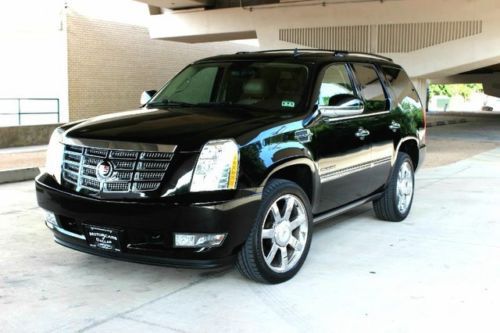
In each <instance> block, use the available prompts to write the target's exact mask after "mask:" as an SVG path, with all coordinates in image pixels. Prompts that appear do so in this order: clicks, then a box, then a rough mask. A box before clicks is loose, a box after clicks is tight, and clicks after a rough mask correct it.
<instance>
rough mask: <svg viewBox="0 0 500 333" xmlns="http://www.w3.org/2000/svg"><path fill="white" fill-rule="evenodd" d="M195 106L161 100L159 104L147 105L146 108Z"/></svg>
mask: <svg viewBox="0 0 500 333" xmlns="http://www.w3.org/2000/svg"><path fill="white" fill-rule="evenodd" d="M194 105H195V104H192V103H186V102H176V101H168V100H163V101H159V102H152V103H148V104H147V106H148V107H149V106H151V107H187V106H194Z"/></svg>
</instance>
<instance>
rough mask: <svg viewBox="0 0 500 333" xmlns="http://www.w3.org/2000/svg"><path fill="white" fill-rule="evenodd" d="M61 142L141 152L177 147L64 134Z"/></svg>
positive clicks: (167, 149)
mask: <svg viewBox="0 0 500 333" xmlns="http://www.w3.org/2000/svg"><path fill="white" fill-rule="evenodd" d="M62 143H63V144H65V145H70V146H82V147H84V148H97V149H99V148H104V149H112V150H132V151H141V152H144V151H146V152H162V153H173V152H175V150H176V149H177V146H176V145H163V144H156V143H140V142H126V141H107V140H95V139H78V138H69V137H67V136H66V135H65V136H64V137H63V138H62Z"/></svg>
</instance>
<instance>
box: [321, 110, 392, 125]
mask: <svg viewBox="0 0 500 333" xmlns="http://www.w3.org/2000/svg"><path fill="white" fill-rule="evenodd" d="M390 112H391V111H380V112H374V113H366V114H359V115H355V116H347V117H338V118H326V120H327V121H328V122H329V123H333V122H336V121H342V120H348V119H356V118H365V117H371V116H378V115H382V114H388V113H390Z"/></svg>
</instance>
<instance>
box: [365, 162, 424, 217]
mask: <svg viewBox="0 0 500 333" xmlns="http://www.w3.org/2000/svg"><path fill="white" fill-rule="evenodd" d="M414 187H415V173H414V169H413V163H412V161H411V158H410V156H408V154H406V153H399V154H398V158H397V160H396V164H395V166H394V172H393V173H392V175H391V177H390V180H389V184H388V186H387V188H386V190H385V192H384V194H383V195H382V197H381V198H379V199H377V200H375V201H374V202H373V210H374V211H375V215H376V216H377V217H378V218H379V219H381V220H386V221H392V222H400V221H402V220H404V219H405V218H406V217H407V216H408V214H409V213H410V209H411V205H412V203H413V193H414Z"/></svg>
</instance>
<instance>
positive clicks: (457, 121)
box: [426, 118, 467, 127]
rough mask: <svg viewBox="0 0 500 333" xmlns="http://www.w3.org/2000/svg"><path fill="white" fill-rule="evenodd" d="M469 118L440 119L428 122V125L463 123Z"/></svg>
mask: <svg viewBox="0 0 500 333" xmlns="http://www.w3.org/2000/svg"><path fill="white" fill-rule="evenodd" d="M466 122H467V119H465V118H461V119H452V120H438V121H434V122H428V123H427V124H426V127H436V126H445V125H455V124H463V123H466Z"/></svg>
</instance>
